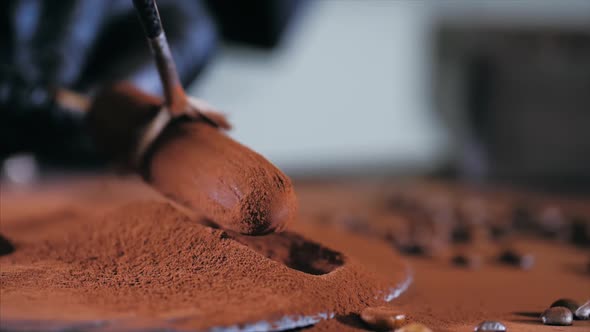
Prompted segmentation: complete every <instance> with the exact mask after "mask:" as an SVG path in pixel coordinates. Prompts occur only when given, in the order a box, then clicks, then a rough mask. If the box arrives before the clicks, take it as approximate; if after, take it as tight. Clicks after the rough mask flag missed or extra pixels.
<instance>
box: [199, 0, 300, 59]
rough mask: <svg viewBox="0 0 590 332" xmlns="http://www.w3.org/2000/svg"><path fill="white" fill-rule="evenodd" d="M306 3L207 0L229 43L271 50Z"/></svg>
mask: <svg viewBox="0 0 590 332" xmlns="http://www.w3.org/2000/svg"><path fill="white" fill-rule="evenodd" d="M305 1H306V0H256V1H235V0H206V2H207V5H208V6H209V8H210V10H211V13H212V14H213V16H214V17H215V18H216V19H217V21H218V22H219V26H220V28H221V33H222V34H223V37H224V38H227V39H228V40H231V41H235V42H240V43H246V44H252V45H256V46H259V47H265V48H270V47H274V46H277V45H278V44H279V43H280V41H281V37H282V36H283V34H284V32H285V30H286V29H287V28H288V26H289V24H290V22H291V21H292V20H293V18H294V16H295V14H296V12H297V10H298V9H299V7H301V6H302V5H303V3H304V2H305Z"/></svg>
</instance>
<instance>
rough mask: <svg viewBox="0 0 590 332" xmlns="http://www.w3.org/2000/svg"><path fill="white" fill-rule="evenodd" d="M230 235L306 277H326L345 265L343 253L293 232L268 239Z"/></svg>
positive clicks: (233, 233)
mask: <svg viewBox="0 0 590 332" xmlns="http://www.w3.org/2000/svg"><path fill="white" fill-rule="evenodd" d="M228 234H229V236H230V238H232V239H234V240H236V241H238V242H239V243H241V244H243V245H245V246H247V247H249V248H250V249H252V250H254V251H256V252H258V253H260V254H262V255H264V256H265V257H267V258H269V259H272V260H274V261H276V262H279V263H282V264H284V265H286V266H288V267H289V268H291V269H294V270H298V271H301V272H304V273H307V274H312V275H323V274H327V273H330V272H332V271H334V270H335V269H337V268H338V267H340V266H342V265H343V264H344V263H345V259H344V255H343V254H341V253H339V252H337V251H334V250H332V249H329V248H326V247H324V246H322V245H321V244H318V243H316V242H313V241H310V240H308V239H306V238H304V237H303V236H301V235H299V234H296V233H292V232H281V233H274V234H268V235H265V236H248V235H242V234H239V233H236V232H231V231H228Z"/></svg>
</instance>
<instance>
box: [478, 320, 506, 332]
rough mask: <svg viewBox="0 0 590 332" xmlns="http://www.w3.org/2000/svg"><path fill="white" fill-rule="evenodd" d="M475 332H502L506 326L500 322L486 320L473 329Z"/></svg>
mask: <svg viewBox="0 0 590 332" xmlns="http://www.w3.org/2000/svg"><path fill="white" fill-rule="evenodd" d="M473 331H475V332H504V331H506V326H504V324H502V323H500V322H496V321H492V320H486V321H483V322H481V323H479V325H477V326H476V327H475V329H473Z"/></svg>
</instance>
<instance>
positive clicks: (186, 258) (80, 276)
mask: <svg viewBox="0 0 590 332" xmlns="http://www.w3.org/2000/svg"><path fill="white" fill-rule="evenodd" d="M133 185H134V186H135V185H136V184H133ZM126 186H127V185H121V186H120V187H121V188H119V189H117V186H116V185H115V186H110V187H108V188H106V189H105V188H102V189H101V188H100V187H98V189H97V188H95V190H97V191H102V194H88V193H86V194H85V195H87V197H86V199H91V200H92V199H96V198H97V197H102V198H103V199H107V200H108V199H109V198H108V197H110V198H111V199H112V200H113V201H116V200H117V198H118V195H119V194H118V192H119V193H120V192H123V193H124V192H129V190H125V187H126ZM78 191H80V189H78ZM50 193H51V191H49V192H48V194H50ZM143 195H144V196H149V195H146V194H143ZM39 196H40V197H39V198H38V199H39V200H40V201H43V200H46V199H47V197H48V195H39ZM66 196H67V195H66ZM105 196H106V197H107V198H105ZM70 199H71V201H70V202H69V203H64V204H66V205H65V206H70V207H75V212H73V213H69V214H68V213H58V214H56V213H54V212H52V211H53V210H51V209H47V213H46V218H42V217H41V218H39V217H36V218H37V219H35V222H31V221H30V220H31V219H30V218H28V217H27V216H26V213H24V214H23V212H22V211H21V210H22V209H24V208H25V206H27V205H28V204H35V199H33V196H31V197H30V199H29V200H28V201H23V200H16V201H13V203H14V202H20V204H21V205H22V209H19V208H15V207H14V206H13V207H12V209H10V210H9V211H8V212H4V213H2V220H3V222H2V228H1V229H0V231H1V232H2V233H3V234H6V235H7V236H10V238H11V239H13V240H14V241H15V242H16V243H18V250H16V251H15V252H14V253H12V254H10V255H6V256H2V257H0V263H1V266H2V269H1V281H2V287H1V293H0V295H1V297H2V303H1V305H0V316H1V317H2V325H3V328H19V327H23V326H25V327H30V325H27V324H32V323H31V322H33V325H34V324H35V323H34V322H44V323H42V324H40V325H38V326H37V325H34V326H36V327H37V328H40V329H41V330H44V329H45V330H46V329H49V328H55V327H56V326H57V327H61V328H66V327H67V328H78V329H84V328H85V327H87V326H92V328H95V329H102V328H107V329H114V330H125V329H133V328H147V327H149V328H170V329H197V330H200V329H209V328H212V327H228V326H230V327H231V326H240V327H243V328H247V327H249V326H252V325H248V324H255V323H258V324H263V325H259V327H260V326H266V327H270V328H277V327H285V326H286V327H288V326H289V324H294V322H295V323H297V322H299V324H300V325H301V324H302V321H303V322H304V319H305V318H306V317H308V318H309V317H311V319H312V320H311V321H308V322H312V321H313V320H314V319H315V320H317V319H320V318H326V317H329V316H330V315H332V314H335V315H346V314H349V313H351V312H357V311H360V310H362V309H363V308H364V307H366V306H367V305H372V304H381V303H383V302H384V299H385V298H386V297H388V296H389V295H391V294H392V293H394V292H395V291H396V288H395V287H396V285H398V284H401V283H403V282H404V281H406V278H407V271H406V270H405V266H404V265H403V264H402V263H401V261H400V259H399V257H398V256H397V255H396V254H395V253H394V252H393V251H391V250H390V249H389V248H388V247H387V246H385V245H382V244H379V243H375V244H373V243H370V242H368V241H365V240H364V239H362V238H360V237H355V236H354V235H351V234H347V233H343V232H338V231H335V230H334V231H331V230H330V229H322V230H320V231H318V232H316V231H315V230H310V231H309V234H317V236H316V237H315V238H314V239H313V240H312V239H309V238H308V237H306V236H304V235H300V234H297V233H293V232H283V233H280V234H272V235H268V236H262V237H248V236H245V235H240V234H238V233H234V232H228V231H223V230H220V229H214V228H211V227H208V226H205V225H203V224H202V223H201V222H200V221H198V220H193V219H190V218H188V217H186V216H185V215H184V214H182V213H180V212H179V211H178V210H177V209H175V208H174V207H172V206H171V205H169V204H168V203H165V202H162V201H143V202H136V203H130V204H127V205H125V206H122V207H120V208H117V209H115V210H114V211H112V212H110V213H107V214H106V215H104V214H102V213H100V215H102V217H97V216H96V215H97V213H96V211H93V208H92V207H91V206H90V205H87V204H86V203H87V202H85V201H84V199H83V198H78V199H77V198H76V197H75V196H70ZM127 200H133V199H132V198H131V199H129V198H128V199H127ZM122 201H125V200H124V199H123V200H122ZM78 203H80V204H78ZM30 206H33V205H30ZM39 206H42V205H39ZM58 210H59V209H58ZM36 214H37V216H39V215H43V213H42V211H41V212H39V211H37V212H36ZM13 216H17V217H15V218H13ZM40 231H41V233H39V232H40ZM322 239H325V241H321V242H320V241H318V240H322ZM325 243H328V245H326V244H325ZM377 252H378V253H379V255H374V254H375V253H377ZM372 256H375V257H372ZM358 259H362V260H363V264H360V263H359V262H358ZM379 266H381V267H382V266H386V268H385V269H381V273H377V272H375V271H376V269H374V267H379ZM383 271H386V273H383ZM285 317H287V319H285ZM302 317H303V318H302ZM302 319H303V320H302ZM298 320H299V321H298ZM277 322H279V323H277ZM304 323H305V322H304ZM264 324H270V325H264ZM273 324H274V325H273ZM281 324H282V325H281Z"/></svg>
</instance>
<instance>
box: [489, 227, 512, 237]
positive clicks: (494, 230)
mask: <svg viewBox="0 0 590 332" xmlns="http://www.w3.org/2000/svg"><path fill="white" fill-rule="evenodd" d="M490 235H491V237H492V239H493V240H500V239H502V238H504V237H506V235H508V228H507V227H502V226H499V225H491V226H490Z"/></svg>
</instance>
